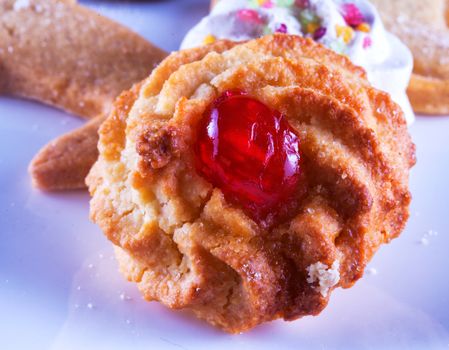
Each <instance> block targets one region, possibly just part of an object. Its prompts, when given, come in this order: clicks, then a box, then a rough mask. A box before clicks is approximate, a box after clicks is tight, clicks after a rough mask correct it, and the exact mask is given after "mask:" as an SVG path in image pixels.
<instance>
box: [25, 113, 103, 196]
mask: <svg viewBox="0 0 449 350" xmlns="http://www.w3.org/2000/svg"><path fill="white" fill-rule="evenodd" d="M104 120H105V117H104V116H98V117H96V118H93V119H92V120H90V121H89V122H87V123H86V124H84V125H83V126H82V127H80V128H78V129H75V130H73V131H70V132H68V133H66V134H64V135H62V136H60V137H58V138H56V139H55V140H53V141H51V142H50V143H48V144H47V145H45V146H44V147H43V148H42V149H41V150H40V151H39V153H38V154H36V156H35V157H34V158H33V160H32V161H31V163H30V166H29V173H30V175H31V179H32V182H33V185H34V186H35V187H37V188H39V189H42V190H47V191H48V190H52V191H55V190H74V189H82V188H85V187H86V184H85V178H86V176H87V174H88V173H89V170H90V168H91V167H92V165H93V164H94V163H95V161H96V160H97V158H98V150H97V143H98V128H99V127H100V125H101V123H102V122H103V121H104Z"/></svg>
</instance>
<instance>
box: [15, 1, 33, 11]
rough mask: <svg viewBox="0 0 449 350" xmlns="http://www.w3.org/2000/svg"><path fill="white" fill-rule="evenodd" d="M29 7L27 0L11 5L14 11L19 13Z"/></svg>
mask: <svg viewBox="0 0 449 350" xmlns="http://www.w3.org/2000/svg"><path fill="white" fill-rule="evenodd" d="M29 6H30V1H29V0H16V2H14V5H13V9H14V11H20V10H22V9H26V8H28V7H29Z"/></svg>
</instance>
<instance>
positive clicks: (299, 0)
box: [295, 0, 310, 9]
mask: <svg viewBox="0 0 449 350" xmlns="http://www.w3.org/2000/svg"><path fill="white" fill-rule="evenodd" d="M295 6H297V7H299V8H300V9H305V8H307V7H309V6H310V1H309V0H295Z"/></svg>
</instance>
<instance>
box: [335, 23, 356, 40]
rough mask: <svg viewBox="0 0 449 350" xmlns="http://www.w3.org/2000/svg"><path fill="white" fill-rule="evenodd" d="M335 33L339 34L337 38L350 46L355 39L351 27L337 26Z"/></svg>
mask: <svg viewBox="0 0 449 350" xmlns="http://www.w3.org/2000/svg"><path fill="white" fill-rule="evenodd" d="M335 31H336V32H337V37H338V38H342V39H343V42H344V43H345V44H349V43H350V42H351V40H352V39H353V38H354V29H352V28H351V27H349V26H340V25H338V24H337V25H336V26H335Z"/></svg>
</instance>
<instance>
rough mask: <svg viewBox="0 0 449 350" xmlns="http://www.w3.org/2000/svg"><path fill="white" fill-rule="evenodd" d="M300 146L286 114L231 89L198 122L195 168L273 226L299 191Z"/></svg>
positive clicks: (235, 202) (233, 198) (226, 193)
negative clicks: (285, 116)
mask: <svg viewBox="0 0 449 350" xmlns="http://www.w3.org/2000/svg"><path fill="white" fill-rule="evenodd" d="M299 148H300V144H299V139H298V137H297V135H296V134H295V132H294V130H293V128H292V127H291V126H290V125H289V123H288V122H287V120H286V119H285V118H284V116H283V115H282V114H280V113H279V112H277V111H274V110H271V109H270V108H269V107H268V106H266V105H265V104H263V103H262V102H260V101H258V100H256V99H254V98H252V97H250V96H248V95H247V94H246V93H244V92H242V91H226V92H224V93H223V94H222V95H221V96H220V97H219V98H218V99H216V100H215V102H214V103H213V105H212V106H211V108H209V110H207V111H206V112H205V114H204V116H203V118H202V120H201V121H200V123H199V126H198V134H197V141H196V145H195V167H196V170H197V171H198V173H199V174H200V175H201V176H203V177H204V178H205V179H206V180H208V181H209V182H210V183H212V185H214V186H215V187H218V188H219V189H221V191H222V192H223V194H224V196H225V198H226V200H228V201H229V202H231V203H234V204H237V205H240V206H241V207H242V208H243V210H244V211H245V212H246V213H247V214H248V215H249V216H250V217H251V218H252V219H254V220H257V221H258V222H262V223H264V222H265V223H266V222H267V220H268V221H269V222H270V223H269V224H268V225H271V224H273V223H275V221H276V220H277V219H279V218H280V217H281V216H285V212H286V211H287V210H288V209H286V208H287V207H288V206H290V207H291V205H290V204H291V203H292V200H293V199H294V197H295V194H297V193H298V191H297V189H298V187H299V186H298V185H299V183H300V179H301V175H302V174H301V156H300V151H299ZM293 201H294V200H293Z"/></svg>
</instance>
